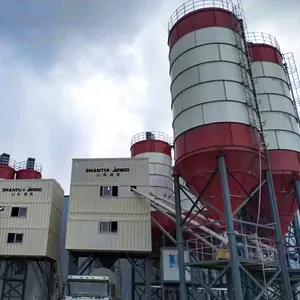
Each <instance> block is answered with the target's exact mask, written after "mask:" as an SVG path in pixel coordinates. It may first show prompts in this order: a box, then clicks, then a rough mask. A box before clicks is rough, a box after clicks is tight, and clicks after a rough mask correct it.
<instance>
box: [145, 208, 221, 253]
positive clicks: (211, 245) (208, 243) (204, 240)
mask: <svg viewBox="0 0 300 300" xmlns="http://www.w3.org/2000/svg"><path fill="white" fill-rule="evenodd" d="M150 205H151V207H153V208H154V209H155V210H157V211H159V212H161V213H162V214H164V215H165V216H166V217H168V218H169V219H171V220H172V221H173V222H174V223H175V222H176V220H175V218H173V217H172V216H170V215H169V214H167V213H166V212H165V211H163V210H162V209H161V208H160V207H158V206H156V205H155V204H153V203H151V202H150ZM185 228H186V231H187V232H189V233H191V234H192V235H193V236H195V237H196V238H197V239H199V240H200V241H202V242H203V243H205V244H207V245H209V246H210V247H212V248H213V249H215V250H217V249H218V248H217V247H216V246H215V245H213V244H212V243H210V242H209V241H207V240H206V239H205V238H204V237H202V236H201V235H199V234H197V233H196V232H194V231H193V230H192V229H190V228H188V227H185Z"/></svg>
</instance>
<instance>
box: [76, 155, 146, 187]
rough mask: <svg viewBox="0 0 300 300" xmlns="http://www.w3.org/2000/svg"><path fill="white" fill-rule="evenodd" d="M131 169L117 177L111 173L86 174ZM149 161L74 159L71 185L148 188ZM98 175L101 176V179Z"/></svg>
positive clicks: (141, 159)
mask: <svg viewBox="0 0 300 300" xmlns="http://www.w3.org/2000/svg"><path fill="white" fill-rule="evenodd" d="M115 167H117V168H129V169H130V171H129V172H121V173H120V176H119V177H117V176H116V174H114V176H113V177H111V176H110V173H111V172H105V173H106V175H107V176H105V177H104V176H102V172H98V173H97V172H86V169H102V168H104V169H109V170H110V171H111V170H113V169H114V168H115ZM148 168H149V166H148V159H146V158H137V159H132V158H111V159H73V163H72V177H71V184H83V185H84V184H95V185H99V184H100V183H101V184H116V185H128V186H130V185H139V186H148V184H149V170H148ZM97 175H100V176H99V177H98V176H97ZM133 183H134V184H133Z"/></svg>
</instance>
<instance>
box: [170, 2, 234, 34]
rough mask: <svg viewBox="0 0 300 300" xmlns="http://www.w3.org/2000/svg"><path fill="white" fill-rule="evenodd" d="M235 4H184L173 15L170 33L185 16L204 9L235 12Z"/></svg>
mask: <svg viewBox="0 0 300 300" xmlns="http://www.w3.org/2000/svg"><path fill="white" fill-rule="evenodd" d="M234 6H235V2H234V1H233V0H189V1H186V2H184V3H183V4H182V5H181V6H179V7H178V8H177V9H176V10H175V11H174V13H173V14H172V15H171V17H170V20H169V23H168V30H169V31H170V30H171V29H172V27H173V26H174V25H175V24H176V23H177V22H178V20H180V19H181V18H182V17H184V16H185V15H187V14H189V13H191V12H193V11H196V10H198V9H203V8H222V9H226V10H228V11H233V7H234Z"/></svg>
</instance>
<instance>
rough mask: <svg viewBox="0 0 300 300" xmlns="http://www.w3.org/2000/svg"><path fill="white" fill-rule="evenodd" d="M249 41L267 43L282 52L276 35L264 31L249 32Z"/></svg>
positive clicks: (247, 37)
mask: <svg viewBox="0 0 300 300" xmlns="http://www.w3.org/2000/svg"><path fill="white" fill-rule="evenodd" d="M246 39H247V42H250V43H255V44H266V45H270V46H273V47H275V48H276V49H277V50H278V51H279V52H280V53H281V50H280V46H279V44H278V42H277V40H276V38H275V37H274V36H272V35H271V34H268V33H264V32H248V33H247V36H246Z"/></svg>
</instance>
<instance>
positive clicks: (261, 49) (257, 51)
mask: <svg viewBox="0 0 300 300" xmlns="http://www.w3.org/2000/svg"><path fill="white" fill-rule="evenodd" d="M248 47H249V52H250V56H251V58H252V60H253V61H268V62H273V63H275V64H279V65H282V55H281V53H280V52H279V51H278V50H277V48H276V47H273V46H270V45H267V44H256V43H250V44H249V45H248Z"/></svg>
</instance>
